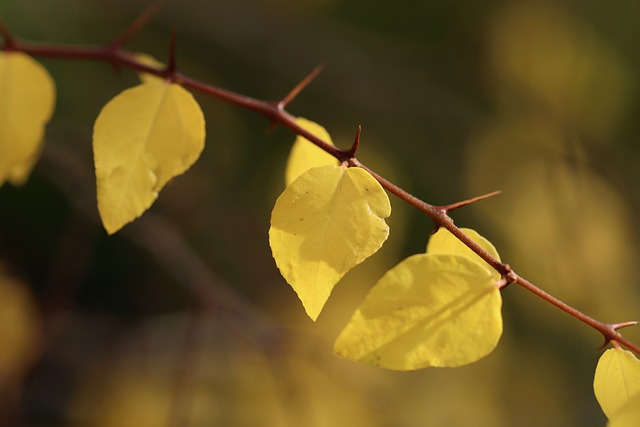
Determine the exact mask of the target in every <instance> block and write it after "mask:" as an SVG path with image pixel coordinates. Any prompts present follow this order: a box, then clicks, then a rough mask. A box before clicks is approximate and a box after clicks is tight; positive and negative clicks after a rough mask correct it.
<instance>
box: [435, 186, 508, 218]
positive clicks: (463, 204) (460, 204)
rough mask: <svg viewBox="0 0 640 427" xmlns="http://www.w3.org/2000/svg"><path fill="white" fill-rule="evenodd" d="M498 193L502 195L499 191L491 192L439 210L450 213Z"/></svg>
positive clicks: (441, 207)
mask: <svg viewBox="0 0 640 427" xmlns="http://www.w3.org/2000/svg"><path fill="white" fill-rule="evenodd" d="M500 193H502V191H501V190H498V191H493V192H491V193H488V194H483V195H482V196H478V197H474V198H472V199H467V200H463V201H461V202H457V203H452V204H450V205H445V206H440V209H442V210H443V211H445V213H449V212H451V211H453V210H456V209H459V208H462V207H464V206H468V205H470V204H472V203H475V202H479V201H480V200H484V199H488V198H489V197H493V196H497V195H498V194H500Z"/></svg>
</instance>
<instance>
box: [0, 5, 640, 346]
mask: <svg viewBox="0 0 640 427" xmlns="http://www.w3.org/2000/svg"><path fill="white" fill-rule="evenodd" d="M153 13H154V11H153V10H151V11H147V12H145V13H144V14H143V15H141V17H140V18H138V19H137V20H136V21H135V22H134V23H133V24H132V25H131V26H130V27H129V28H127V29H126V30H125V31H124V32H123V33H122V34H121V35H120V36H119V37H118V38H116V39H115V41H114V42H112V43H109V44H106V45H104V46H89V47H80V46H68V45H58V44H37V43H31V42H26V41H22V40H19V39H18V38H16V37H15V36H14V35H13V34H12V33H11V32H10V31H9V29H8V28H7V26H6V25H4V23H2V22H1V21H0V35H1V36H2V37H3V39H4V46H2V50H5V51H18V52H24V53H26V54H29V55H32V56H36V57H48V58H60V59H77V60H88V61H102V62H106V63H108V64H110V65H112V66H114V67H125V68H129V69H132V70H135V71H138V72H144V73H149V74H152V75H156V76H158V77H162V78H164V79H167V80H169V81H172V82H175V83H177V84H180V85H182V86H183V87H185V88H188V89H191V90H193V91H196V92H200V93H202V94H203V95H206V96H210V97H213V98H217V99H220V100H222V101H225V102H228V103H231V104H235V105H237V106H239V107H241V108H244V109H247V110H251V111H254V112H257V113H259V114H261V115H263V116H264V117H266V118H267V119H268V120H269V121H270V122H271V123H272V124H274V125H280V126H284V127H286V128H288V129H289V130H291V131H292V132H293V133H295V134H296V135H299V136H302V137H304V138H306V139H308V140H309V141H311V142H312V143H313V144H315V145H316V146H318V147H320V148H321V149H323V150H324V151H326V152H327V153H329V154H331V155H332V156H334V157H335V158H336V159H338V160H339V161H340V162H342V163H347V164H348V165H350V166H352V167H359V168H362V169H364V170H366V171H367V172H369V173H370V174H371V175H372V176H373V177H374V178H375V179H376V180H377V181H378V182H379V183H380V185H382V187H383V188H385V189H386V190H387V191H388V192H390V193H392V194H394V195H395V196H397V197H398V198H399V199H401V200H402V201H404V202H405V203H407V204H409V205H410V206H412V207H414V208H415V209H418V210H419V211H421V212H422V213H424V214H425V215H427V216H428V217H429V218H431V220H432V221H433V223H434V225H435V227H436V229H437V228H440V227H443V228H446V229H447V230H449V231H450V232H451V233H452V234H453V235H454V236H455V237H456V238H458V239H459V240H460V241H461V242H462V243H464V244H465V245H466V246H468V247H469V248H470V249H471V250H472V251H473V252H475V253H476V254H478V256H480V257H481V258H482V259H483V260H484V261H486V262H487V263H488V264H489V265H490V266H491V267H492V268H494V269H495V270H496V271H497V272H498V273H500V274H501V275H502V280H501V282H500V284H499V286H500V288H501V289H503V288H504V287H506V285H508V284H509V283H515V284H518V285H519V286H520V287H522V288H524V289H526V290H527V291H529V292H531V293H532V294H534V295H536V296H538V297H539V298H541V299H543V300H544V301H547V302H548V303H550V304H552V305H554V306H555V307H557V308H559V309H560V310H562V311H564V312H565V313H567V314H569V315H570V316H573V317H574V318H576V319H578V320H579V321H581V322H583V323H585V324H587V325H588V326H590V327H592V328H593V329H595V330H596V331H598V332H599V333H601V334H602V336H603V337H604V340H605V342H604V345H603V347H604V346H606V345H608V344H609V343H613V344H614V345H623V346H625V347H626V348H628V349H630V350H632V351H634V352H635V353H637V354H640V346H638V345H636V344H634V343H632V342H630V341H628V340H627V339H625V338H624V337H623V336H622V335H621V334H620V333H619V332H618V330H619V329H620V328H623V327H625V326H630V325H635V324H636V323H637V322H633V321H632V322H623V323H605V322H602V321H599V320H596V319H594V318H592V317H590V316H588V315H586V314H584V313H583V312H581V311H579V310H577V309H576V308H574V307H572V306H570V305H568V304H567V303H565V302H563V301H561V300H560V299H558V298H556V297H554V296H553V295H551V294H549V293H547V292H546V291H544V290H543V289H541V288H539V287H538V286H536V285H534V284H533V283H531V282H530V281H528V280H527V279H525V278H524V277H522V276H520V275H519V274H517V273H516V272H515V271H514V270H513V269H512V268H511V267H510V266H509V265H508V264H506V263H503V262H501V261H499V260H498V259H496V258H494V257H493V256H492V255H491V254H489V253H488V252H487V251H485V250H484V249H483V248H481V247H480V246H479V245H478V244H477V243H475V242H474V241H473V240H471V239H470V238H469V237H467V236H466V235H465V234H464V233H463V232H462V231H461V230H460V229H459V228H458V227H457V226H456V225H455V224H454V222H453V219H452V218H451V217H450V216H449V212H450V211H452V210H454V209H457V208H459V207H462V206H466V205H468V204H471V203H474V202H476V201H479V200H482V199H485V198H487V197H490V196H493V195H495V194H497V192H494V193H490V194H487V195H485V196H479V197H475V198H473V199H469V200H467V201H462V202H458V203H454V204H450V205H445V206H437V205H432V204H429V203H427V202H425V201H423V200H421V199H419V198H417V197H415V196H413V195H412V194H410V193H408V192H407V191H406V190H404V189H402V188H400V187H398V186H397V185H395V184H393V183H392V182H390V181H389V180H387V179H386V178H384V177H383V176H381V175H379V174H378V173H376V172H375V171H373V170H371V169H370V168H369V167H367V166H366V165H365V164H363V163H362V162H360V161H359V160H358V159H357V158H356V151H357V148H358V144H359V141H360V129H358V133H357V136H356V141H355V142H354V144H353V145H352V147H351V148H350V149H348V150H342V149H340V148H337V147H335V146H333V145H331V144H329V143H327V142H326V141H324V140H322V139H321V138H318V137H317V136H315V135H313V134H312V133H311V132H309V131H308V130H306V129H304V128H302V127H300V126H299V125H298V124H297V123H296V121H295V117H294V116H293V115H291V114H290V113H289V112H288V111H287V109H286V107H287V106H288V105H289V103H290V102H291V101H293V99H294V98H295V97H296V96H297V95H298V94H299V93H300V92H301V91H302V90H303V89H304V88H305V87H306V86H307V85H308V84H309V83H310V82H311V81H312V80H313V79H314V78H315V77H316V76H317V74H318V73H319V72H320V70H321V69H320V67H319V68H316V69H315V70H313V71H312V72H311V73H310V74H309V75H308V76H307V77H305V79H303V80H302V81H301V82H300V83H299V84H298V85H296V86H295V87H294V88H293V89H292V90H291V91H290V92H289V94H287V95H286V96H285V97H283V98H282V99H280V100H277V101H266V100H261V99H256V98H252V97H249V96H245V95H241V94H239V93H235V92H232V91H229V90H226V89H222V88H220V87H217V86H214V85H210V84H207V83H204V82H201V81H198V80H196V79H193V78H191V77H189V76H187V75H185V74H182V73H181V72H180V71H178V70H177V68H176V66H175V56H174V52H175V35H173V36H172V39H171V49H170V61H169V64H168V65H167V66H166V67H155V66H152V65H149V64H146V63H145V62H143V61H142V60H141V59H140V58H139V57H138V56H137V55H135V54H134V53H132V52H129V51H127V50H125V49H124V48H123V45H124V43H125V42H126V41H128V40H129V39H130V38H131V37H132V36H133V35H134V34H135V33H136V32H138V31H139V30H140V29H141V28H142V27H143V26H144V24H145V23H146V22H147V21H148V20H149V19H150V17H151V15H153Z"/></svg>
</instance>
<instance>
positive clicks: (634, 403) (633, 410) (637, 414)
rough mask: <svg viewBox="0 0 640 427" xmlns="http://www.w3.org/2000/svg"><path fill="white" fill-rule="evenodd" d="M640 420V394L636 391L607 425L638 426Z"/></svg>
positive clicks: (616, 426) (615, 426)
mask: <svg viewBox="0 0 640 427" xmlns="http://www.w3.org/2000/svg"><path fill="white" fill-rule="evenodd" d="M639 422H640V394H638V393H636V394H635V395H634V396H633V397H632V398H631V399H630V400H629V401H628V402H627V403H625V404H624V405H623V406H622V407H621V408H620V409H619V410H618V411H617V412H616V414H615V415H614V416H613V418H611V420H610V421H609V423H608V424H607V427H637V426H638V423H639Z"/></svg>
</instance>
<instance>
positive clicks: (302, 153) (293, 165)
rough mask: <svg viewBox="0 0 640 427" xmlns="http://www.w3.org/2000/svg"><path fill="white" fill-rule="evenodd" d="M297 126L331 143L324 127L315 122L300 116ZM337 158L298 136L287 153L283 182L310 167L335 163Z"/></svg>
mask: <svg viewBox="0 0 640 427" xmlns="http://www.w3.org/2000/svg"><path fill="white" fill-rule="evenodd" d="M296 123H297V124H298V126H300V127H302V128H304V129H306V130H308V131H309V132H311V133H312V134H314V135H315V136H317V137H318V138H320V139H322V140H324V141H325V142H328V143H329V144H331V145H333V141H331V136H330V135H329V133H328V132H327V130H326V129H325V128H323V127H322V126H320V125H319V124H317V123H314V122H312V121H310V120H307V119H305V118H302V117H298V118H297V119H296ZM337 164H338V160H337V159H336V158H335V157H333V156H332V155H331V154H329V153H327V152H326V151H324V150H322V149H321V148H319V147H318V146H316V145H315V144H313V143H312V142H310V141H309V140H307V139H306V138H304V137H302V136H298V137H297V138H296V140H295V141H294V142H293V146H292V147H291V151H290V153H289V159H288V160H287V168H286V170H285V183H286V185H289V184H291V183H292V182H293V181H295V180H296V178H298V177H299V176H300V175H301V174H303V173H304V172H306V171H308V170H309V169H311V168H315V167H317V166H325V165H337Z"/></svg>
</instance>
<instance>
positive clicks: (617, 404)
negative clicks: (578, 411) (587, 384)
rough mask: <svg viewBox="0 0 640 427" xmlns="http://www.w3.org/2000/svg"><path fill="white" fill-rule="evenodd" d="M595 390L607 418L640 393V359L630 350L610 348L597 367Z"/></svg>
mask: <svg viewBox="0 0 640 427" xmlns="http://www.w3.org/2000/svg"><path fill="white" fill-rule="evenodd" d="M593 390H594V392H595V395H596V398H597V399H598V403H600V406H601V407H602V411H603V412H604V413H605V415H606V416H607V418H609V419H613V417H614V415H615V414H616V413H617V412H618V410H620V408H622V407H623V406H624V405H625V404H626V403H627V402H628V401H629V400H630V399H631V398H632V397H634V396H635V395H637V394H640V360H638V359H637V358H636V357H635V356H634V355H633V353H631V352H630V351H628V350H622V349H618V348H610V349H608V350H607V351H605V352H604V353H603V354H602V356H600V360H599V361H598V366H597V367H596V373H595V376H594V379H593Z"/></svg>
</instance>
